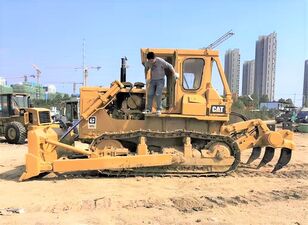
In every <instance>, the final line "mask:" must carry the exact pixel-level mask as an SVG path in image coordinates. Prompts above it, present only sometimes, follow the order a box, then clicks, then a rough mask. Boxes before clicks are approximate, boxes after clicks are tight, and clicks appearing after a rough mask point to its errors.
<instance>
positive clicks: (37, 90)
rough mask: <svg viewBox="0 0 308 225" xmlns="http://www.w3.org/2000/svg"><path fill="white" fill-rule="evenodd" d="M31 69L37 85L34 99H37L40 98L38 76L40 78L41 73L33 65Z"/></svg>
mask: <svg viewBox="0 0 308 225" xmlns="http://www.w3.org/2000/svg"><path fill="white" fill-rule="evenodd" d="M32 67H33V68H34V69H35V71H36V84H37V89H36V99H39V98H40V76H41V73H42V71H41V70H40V69H39V68H38V67H37V66H36V65H35V64H32Z"/></svg>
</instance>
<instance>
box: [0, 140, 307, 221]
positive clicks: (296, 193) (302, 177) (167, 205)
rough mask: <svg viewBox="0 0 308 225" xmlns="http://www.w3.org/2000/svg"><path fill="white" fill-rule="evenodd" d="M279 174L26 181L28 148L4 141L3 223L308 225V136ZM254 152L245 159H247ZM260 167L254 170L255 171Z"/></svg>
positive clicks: (0, 176) (0, 169) (0, 174)
mask: <svg viewBox="0 0 308 225" xmlns="http://www.w3.org/2000/svg"><path fill="white" fill-rule="evenodd" d="M295 142H296V144H297V149H296V151H294V152H293V157H292V160H291V162H290V163H289V165H288V166H287V167H285V168H284V169H282V170H281V171H279V172H278V173H276V174H271V173H270V172H269V171H270V170H271V169H272V168H273V165H274V164H275V162H276V161H277V157H278V156H279V153H280V151H277V154H275V159H274V160H273V161H272V162H271V163H270V164H269V165H268V166H266V167H265V168H262V169H260V170H258V171H257V170H254V169H253V168H246V167H244V166H241V167H240V168H239V169H238V171H237V172H235V173H232V174H231V175H229V176H227V177H218V178H215V177H210V178H185V177H184V178H178V177H177V178H175V177H173V178H170V177H165V178H159V177H154V178H143V177H136V178H99V177H95V176H84V177H80V176H76V177H73V178H69V179H66V178H65V177H64V178H63V177H62V178H53V179H50V178H49V179H46V178H45V179H39V180H31V181H27V182H18V177H19V176H20V175H21V173H22V171H23V164H24V155H25V152H26V151H27V145H22V146H18V145H8V144H6V143H5V142H3V141H2V143H1V142H0V154H1V156H0V210H1V209H3V208H7V207H18V208H23V209H24V211H25V212H24V213H22V214H15V213H14V214H10V215H0V224H279V225H280V224H297V225H298V224H308V207H307V206H308V200H307V198H308V181H307V178H308V173H307V172H308V166H307V165H308V134H296V136H295ZM249 153H250V152H249V151H248V152H247V153H245V154H244V155H242V160H243V161H245V160H247V156H248V155H249ZM257 164H258V162H255V163H254V164H253V165H252V167H255V166H256V165H257Z"/></svg>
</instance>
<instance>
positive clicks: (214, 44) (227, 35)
mask: <svg viewBox="0 0 308 225" xmlns="http://www.w3.org/2000/svg"><path fill="white" fill-rule="evenodd" d="M234 34H235V33H234V32H233V31H232V30H229V31H228V32H227V33H225V34H224V35H222V36H221V37H219V38H218V39H217V40H216V41H214V42H213V43H211V44H210V45H209V46H207V47H206V48H202V49H213V48H216V47H217V46H218V45H220V44H221V43H223V42H224V41H226V40H227V39H229V38H230V37H231V36H233V35H234Z"/></svg>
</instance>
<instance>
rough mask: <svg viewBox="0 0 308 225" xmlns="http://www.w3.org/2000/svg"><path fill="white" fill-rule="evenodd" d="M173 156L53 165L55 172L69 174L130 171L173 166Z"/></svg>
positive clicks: (141, 156)
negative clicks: (95, 171) (97, 171)
mask: <svg viewBox="0 0 308 225" xmlns="http://www.w3.org/2000/svg"><path fill="white" fill-rule="evenodd" d="M172 157H173V156H172V155H167V154H161V155H136V156H125V157H122V156H116V157H101V158H90V159H73V160H69V159H66V160H61V159H59V160H57V161H55V162H54V163H53V171H54V172H69V171H81V170H103V169H104V170H107V169H121V168H122V169H128V168H138V167H151V166H163V165H171V164H172V163H173V161H172Z"/></svg>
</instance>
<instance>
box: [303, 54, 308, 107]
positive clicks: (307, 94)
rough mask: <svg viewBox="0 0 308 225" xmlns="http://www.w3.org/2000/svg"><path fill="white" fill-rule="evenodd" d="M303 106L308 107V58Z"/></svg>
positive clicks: (307, 61)
mask: <svg viewBox="0 0 308 225" xmlns="http://www.w3.org/2000/svg"><path fill="white" fill-rule="evenodd" d="M303 107H308V59H307V60H306V61H305V72H304V88H303Z"/></svg>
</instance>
